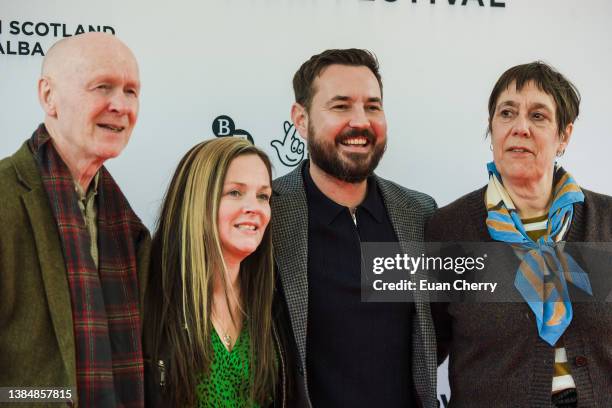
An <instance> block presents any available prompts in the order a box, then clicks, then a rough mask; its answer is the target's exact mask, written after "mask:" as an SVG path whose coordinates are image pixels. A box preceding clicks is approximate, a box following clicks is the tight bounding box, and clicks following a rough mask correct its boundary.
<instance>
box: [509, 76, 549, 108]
mask: <svg viewBox="0 0 612 408" xmlns="http://www.w3.org/2000/svg"><path fill="white" fill-rule="evenodd" d="M504 103H513V104H518V105H527V106H530V105H535V104H538V105H544V106H546V107H548V108H549V109H550V110H551V111H552V112H553V113H554V112H555V109H556V103H555V100H554V99H553V97H552V96H551V95H549V94H547V93H546V92H544V91H543V90H542V89H540V88H538V86H537V85H536V83H535V82H533V81H529V82H526V83H525V84H524V85H523V87H522V88H521V89H520V90H518V89H516V82H512V83H511V84H510V85H508V88H506V89H505V90H504V91H503V92H502V93H500V94H499V97H498V98H497V105H498V106H499V105H501V104H504Z"/></svg>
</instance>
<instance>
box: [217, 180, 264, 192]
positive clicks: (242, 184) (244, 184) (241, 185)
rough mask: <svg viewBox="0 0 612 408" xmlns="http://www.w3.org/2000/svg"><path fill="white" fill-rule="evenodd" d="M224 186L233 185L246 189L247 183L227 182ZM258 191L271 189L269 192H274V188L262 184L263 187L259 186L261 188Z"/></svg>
mask: <svg viewBox="0 0 612 408" xmlns="http://www.w3.org/2000/svg"><path fill="white" fill-rule="evenodd" d="M224 184H225V185H228V184H233V185H237V186H240V187H246V183H241V182H239V181H227V182H225V183H224ZM258 189H260V190H261V189H269V190H272V187H270V185H269V184H262V185H261V186H259V187H258Z"/></svg>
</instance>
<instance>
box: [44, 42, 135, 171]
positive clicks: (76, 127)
mask: <svg viewBox="0 0 612 408" xmlns="http://www.w3.org/2000/svg"><path fill="white" fill-rule="evenodd" d="M91 34H94V33H91ZM96 34H99V33H96ZM77 37H80V36H77ZM77 37H75V38H74V39H70V40H73V41H72V42H68V43H67V44H61V45H59V46H58V50H55V51H54V54H56V55H48V57H49V59H50V61H46V62H45V65H44V66H43V78H42V79H41V81H40V87H39V89H40V90H42V91H41V92H42V95H43V97H42V98H41V101H42V100H43V99H44V102H45V103H44V104H43V106H44V107H45V110H46V112H47V119H46V120H45V124H47V127H48V128H49V132H50V134H51V136H52V138H53V140H54V142H55V143H56V144H58V145H59V146H60V149H59V150H60V152H65V153H66V154H70V155H71V156H72V157H74V158H75V159H76V160H94V161H104V160H106V159H109V158H113V157H116V156H118V155H119V154H120V153H121V151H122V150H123V148H124V147H125V146H126V144H127V142H128V140H129V138H130V135H131V133H132V130H133V128H134V125H135V124H136V119H137V117H138V108H139V101H138V96H139V92H140V80H139V73H138V65H137V63H136V60H135V59H134V56H133V55H132V53H131V52H130V50H129V49H128V48H127V47H126V46H125V45H124V44H123V43H121V42H120V41H119V40H117V39H116V38H114V37H112V36H104V35H86V37H85V38H77ZM45 92H46V93H45Z"/></svg>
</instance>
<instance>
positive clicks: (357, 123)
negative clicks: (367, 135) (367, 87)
mask: <svg viewBox="0 0 612 408" xmlns="http://www.w3.org/2000/svg"><path fill="white" fill-rule="evenodd" d="M349 126H350V127H352V128H356V129H366V128H369V127H370V119H369V118H368V115H367V114H366V111H365V107H364V106H355V108H354V109H353V114H352V116H351V121H350V122H349Z"/></svg>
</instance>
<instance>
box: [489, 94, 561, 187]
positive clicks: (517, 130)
mask: <svg viewBox="0 0 612 408" xmlns="http://www.w3.org/2000/svg"><path fill="white" fill-rule="evenodd" d="M555 112H556V105H555V102H554V100H553V98H552V97H551V96H550V95H548V94H546V93H545V92H543V91H541V90H540V89H538V87H537V86H536V85H535V84H534V83H533V82H528V83H526V84H525V86H524V87H523V88H522V89H521V90H520V91H517V90H516V87H515V84H514V83H512V84H510V86H509V87H508V89H506V90H505V91H503V92H502V93H501V94H500V95H499V98H498V99H497V103H496V107H495V113H494V116H493V119H492V121H491V140H492V145H493V160H494V162H495V166H496V167H497V170H498V171H499V173H500V174H501V176H502V179H503V180H504V181H508V182H510V183H519V184H531V183H538V182H546V183H548V182H550V183H552V175H553V165H554V161H555V157H556V155H557V153H559V152H561V151H564V150H565V148H566V146H567V143H568V141H569V138H570V136H571V132H572V126H573V125H572V124H569V125H568V127H567V128H566V129H565V132H564V133H563V134H562V135H561V137H562V138H561V137H560V135H559V130H558V128H557V121H556V117H555Z"/></svg>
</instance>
